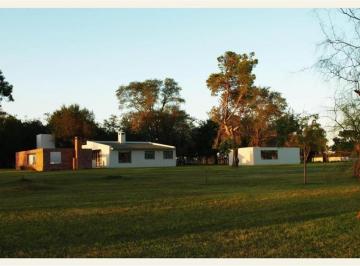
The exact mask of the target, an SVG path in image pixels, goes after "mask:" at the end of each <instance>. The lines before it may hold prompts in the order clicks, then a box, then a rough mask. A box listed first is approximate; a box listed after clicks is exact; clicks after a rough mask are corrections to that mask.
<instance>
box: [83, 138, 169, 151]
mask: <svg viewBox="0 0 360 266" xmlns="http://www.w3.org/2000/svg"><path fill="white" fill-rule="evenodd" d="M89 142H95V143H99V144H103V145H108V146H110V147H111V148H113V149H114V150H169V149H170V150H174V149H175V146H170V145H165V144H160V143H154V142H140V141H128V142H125V143H120V142H118V141H96V140H90V141H89Z"/></svg>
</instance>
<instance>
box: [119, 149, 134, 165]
mask: <svg viewBox="0 0 360 266" xmlns="http://www.w3.org/2000/svg"><path fill="white" fill-rule="evenodd" d="M119 163H131V151H119Z"/></svg>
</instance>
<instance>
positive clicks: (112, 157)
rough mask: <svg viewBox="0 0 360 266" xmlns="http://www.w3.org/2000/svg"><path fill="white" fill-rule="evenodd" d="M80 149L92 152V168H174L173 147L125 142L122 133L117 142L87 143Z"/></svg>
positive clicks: (174, 150) (174, 154)
mask: <svg viewBox="0 0 360 266" xmlns="http://www.w3.org/2000/svg"><path fill="white" fill-rule="evenodd" d="M82 148H83V149H91V150H92V152H93V157H92V165H93V168H97V167H106V168H122V167H170V166H176V149H175V147H174V146H169V145H164V144H159V143H153V142H140V141H126V135H125V133H124V132H120V133H119V136H118V141H87V142H86V144H85V145H82Z"/></svg>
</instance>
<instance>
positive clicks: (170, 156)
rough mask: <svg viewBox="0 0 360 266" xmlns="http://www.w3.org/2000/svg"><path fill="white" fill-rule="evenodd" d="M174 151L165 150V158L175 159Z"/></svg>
mask: <svg viewBox="0 0 360 266" xmlns="http://www.w3.org/2000/svg"><path fill="white" fill-rule="evenodd" d="M173 154H174V153H173V151H164V159H173V158H174V155H173Z"/></svg>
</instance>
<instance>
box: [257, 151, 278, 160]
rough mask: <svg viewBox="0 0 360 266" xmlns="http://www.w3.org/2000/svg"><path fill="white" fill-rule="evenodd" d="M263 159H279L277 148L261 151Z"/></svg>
mask: <svg viewBox="0 0 360 266" xmlns="http://www.w3.org/2000/svg"><path fill="white" fill-rule="evenodd" d="M261 159H262V160H277V159H278V151H276V150H268V151H266V150H265V151H264V150H263V151H261Z"/></svg>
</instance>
